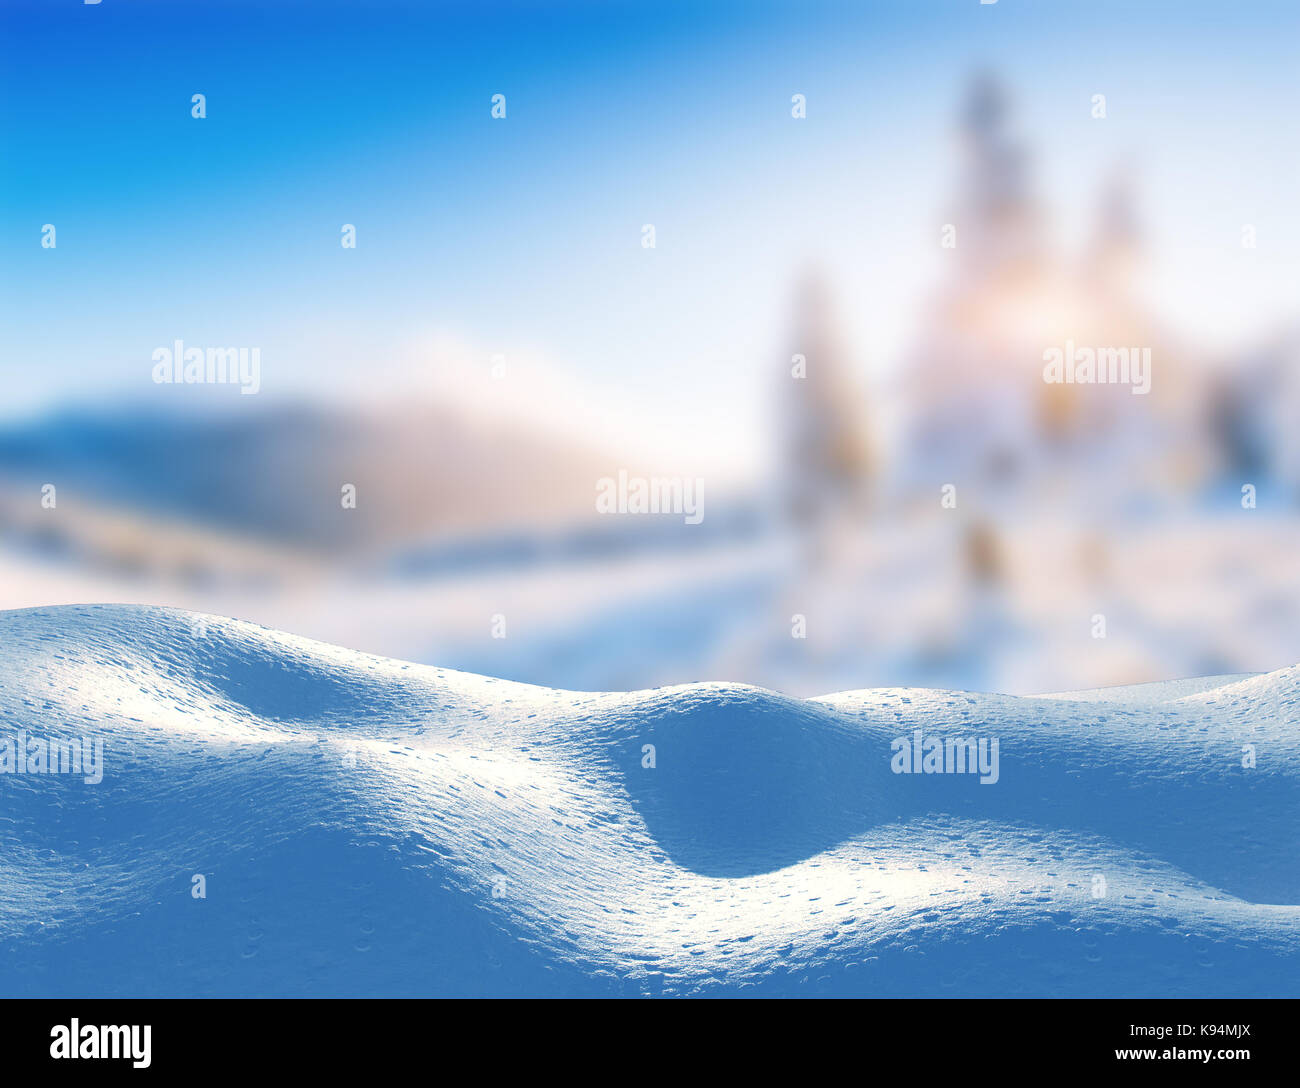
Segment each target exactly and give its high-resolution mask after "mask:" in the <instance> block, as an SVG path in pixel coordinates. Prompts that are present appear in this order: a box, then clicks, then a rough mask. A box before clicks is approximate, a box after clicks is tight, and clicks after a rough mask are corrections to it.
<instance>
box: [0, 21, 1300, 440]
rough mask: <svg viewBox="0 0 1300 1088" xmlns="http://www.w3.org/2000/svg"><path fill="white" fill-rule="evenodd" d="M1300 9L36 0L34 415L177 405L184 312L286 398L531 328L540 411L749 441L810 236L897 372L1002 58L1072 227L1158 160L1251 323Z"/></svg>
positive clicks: (1281, 229)
mask: <svg viewBox="0 0 1300 1088" xmlns="http://www.w3.org/2000/svg"><path fill="white" fill-rule="evenodd" d="M1298 24H1300V11H1297V6H1296V5H1294V4H1293V3H1284V2H1281V0H1277V2H1274V0H1267V2H1265V0H1259V2H1248V0H1241V2H1237V3H1233V4H1223V3H1220V2H1213V3H1211V2H1200V0H1166V2H1152V3H1147V4H1138V3H1133V2H1110V0H1051V2H1048V0H999V2H998V3H997V4H994V5H980V4H979V3H978V2H977V0H910V2H909V0H896V2H895V0H890V2H875V3H871V2H866V3H856V4H816V3H812V4H807V3H803V4H793V3H791V4H770V3H745V4H720V3H700V4H680V3H655V4H639V3H618V2H608V0H606V2H600V3H589V4H564V3H551V4H540V3H539V4H493V3H474V4H462V5H444V4H437V3H427V4H416V3H386V2H382V0H380V2H372V3H339V2H333V3H329V2H319V0H312V2H301V3H298V2H283V0H282V2H276V3H260V4H255V3H230V2H227V3H216V2H202V0H197V2H196V0H190V2H187V3H185V4H175V3H170V4H168V3H140V2H134V3H133V2H127V0H103V3H101V4H99V5H84V4H80V3H72V2H70V0H64V2H59V3H55V2H52V0H42V2H38V3H24V2H14V0H6V2H5V5H4V8H3V15H2V16H0V29H2V31H3V42H2V44H0V49H2V50H3V52H2V54H0V60H2V62H3V64H2V67H3V72H2V73H0V80H2V81H3V86H2V87H0V92H2V97H3V103H2V104H0V141H2V144H3V150H4V172H3V177H2V178H0V192H2V194H3V210H2V212H0V286H2V287H3V293H4V294H3V299H2V300H0V313H3V317H4V320H5V328H6V335H5V338H4V342H3V345H2V355H0V373H3V378H4V381H5V387H6V390H7V392H8V396H7V397H6V404H5V410H6V411H7V412H8V413H9V414H13V413H21V412H27V411H31V410H33V409H36V408H39V407H42V406H45V405H49V404H50V403H55V402H60V401H65V400H67V399H68V398H77V397H82V398H84V397H99V396H101V395H104V394H112V395H117V394H121V395H124V396H148V395H151V394H153V393H155V392H156V390H153V389H151V387H150V386H149V382H148V375H149V368H150V353H151V351H152V350H153V348H154V347H156V346H158V345H160V344H170V343H171V342H172V340H174V339H175V338H177V337H181V338H183V339H185V340H186V341H188V342H190V343H192V344H221V345H241V346H242V345H249V346H253V345H256V346H261V347H262V349H263V351H262V355H263V373H264V379H263V384H264V389H265V391H266V396H269V397H277V396H301V395H312V396H324V397H333V398H349V397H353V396H368V397H376V398H382V396H384V395H404V393H405V392H406V391H407V390H409V389H410V388H412V387H415V388H423V387H424V385H425V384H426V383H432V385H433V386H434V387H440V383H441V385H445V379H446V376H447V375H448V374H452V375H457V376H456V377H455V378H454V379H453V380H454V381H459V382H462V383H463V382H464V381H466V380H473V375H474V373H475V368H476V367H479V366H482V367H484V368H486V366H487V363H488V360H489V358H490V357H491V356H492V355H493V354H496V353H502V354H504V355H506V357H507V359H509V360H518V361H519V363H518V366H516V367H515V368H514V369H513V370H512V373H514V374H520V373H523V372H529V373H531V376H532V378H533V382H534V385H533V387H532V391H530V393H529V397H530V398H532V397H533V395H534V392H535V389H536V386H537V385H538V384H541V385H547V384H548V383H549V384H551V385H552V386H553V388H554V389H555V390H557V391H565V392H563V393H559V392H557V395H556V396H555V398H554V400H553V402H552V403H549V404H547V402H546V401H545V398H540V399H536V400H534V401H533V403H535V404H537V405H542V404H546V407H545V408H544V409H543V408H541V407H538V408H537V410H538V411H539V412H541V411H546V412H547V413H549V414H551V415H552V416H554V415H555V414H557V413H563V412H565V411H566V410H568V409H566V405H567V406H569V409H571V410H572V412H573V413H574V419H573V420H572V421H571V422H572V424H573V425H574V426H576V427H578V428H580V429H584V430H591V431H592V432H593V433H597V432H599V429H600V427H602V426H604V427H605V428H607V429H608V430H609V431H610V432H611V433H616V434H629V433H631V432H633V431H635V432H637V434H638V436H639V437H640V438H641V439H643V440H644V441H645V442H646V443H649V444H651V445H657V446H664V447H673V448H678V449H682V450H694V451H699V453H700V455H701V456H702V457H708V458H712V459H714V460H715V461H716V462H718V463H723V462H727V461H729V460H731V459H735V458H741V459H743V458H744V457H746V456H748V453H749V452H750V451H751V447H753V446H754V444H755V442H756V441H757V438H756V436H757V435H758V434H759V431H760V429H761V424H760V422H759V421H760V420H761V413H762V408H763V401H764V397H765V395H766V394H767V393H768V392H769V389H768V386H769V384H770V382H771V381H774V375H775V374H776V373H777V372H778V371H779V368H780V366H781V360H782V359H783V358H784V357H785V356H787V355H788V352H789V349H788V346H787V341H788V323H789V304H790V296H791V291H792V284H793V282H794V280H795V277H796V276H797V275H798V273H799V271H800V269H801V268H803V267H805V266H806V265H807V264H808V263H809V262H816V263H818V264H820V265H821V266H822V267H824V268H826V269H827V270H828V271H829V272H830V273H831V275H832V277H833V279H834V281H835V283H836V286H837V291H838V293H839V296H840V297H839V303H840V307H841V310H842V312H843V320H844V323H845V325H846V327H847V329H848V330H849V332H850V333H851V335H852V339H853V342H854V345H855V348H856V349H857V352H858V354H859V356H860V362H861V365H862V367H863V369H864V373H866V374H868V375H870V376H873V377H878V376H880V375H883V374H887V373H888V372H889V371H890V368H891V367H893V366H895V365H896V360H897V358H898V356H899V354H900V352H901V351H902V349H903V348H905V346H906V343H907V340H908V336H909V333H910V330H911V329H912V328H913V327H914V322H915V320H917V318H918V316H919V314H918V311H919V307H920V306H921V304H922V303H923V302H924V293H925V291H926V290H928V289H929V288H930V287H932V286H933V285H934V284H936V283H937V282H939V280H940V278H941V276H942V274H943V263H942V257H943V255H942V252H941V251H940V250H939V247H938V244H937V238H938V229H939V226H940V225H941V224H942V223H943V222H944V214H943V212H944V204H945V201H946V199H947V197H948V195H949V193H950V192H951V191H952V185H953V173H954V166H955V163H954V158H953V154H952V151H953V148H952V145H951V126H952V120H953V115H954V112H955V107H956V103H957V101H958V99H959V96H960V93H961V90H962V87H963V86H964V84H965V81H966V79H967V77H968V76H969V74H970V72H971V71H972V70H973V69H974V68H975V67H977V66H982V65H987V66H991V67H993V68H994V69H995V70H997V71H998V72H999V73H1001V74H1002V75H1003V76H1004V78H1005V79H1006V81H1007V82H1008V84H1009V86H1010V87H1011V89H1012V91H1013V92H1014V94H1015V95H1016V102H1017V106H1018V109H1019V113H1020V117H1019V121H1020V128H1021V129H1022V130H1023V132H1024V133H1025V136H1026V138H1027V140H1028V143H1029V145H1030V146H1031V147H1032V149H1033V151H1034V155H1035V174H1036V179H1037V183H1038V187H1039V190H1040V192H1041V193H1042V194H1043V196H1044V198H1045V199H1046V200H1047V201H1048V203H1049V205H1051V206H1052V207H1053V208H1054V209H1055V210H1056V211H1057V212H1058V214H1059V219H1060V226H1061V230H1062V234H1063V236H1064V238H1065V240H1066V241H1067V242H1069V241H1071V240H1077V237H1078V236H1079V235H1080V234H1081V233H1082V232H1083V231H1084V230H1085V229H1086V226H1087V222H1088V216H1089V215H1090V213H1091V210H1092V203H1093V200H1094V194H1095V190H1096V187H1097V185H1098V184H1099V183H1100V182H1101V181H1102V180H1103V179H1104V177H1105V176H1106V173H1107V172H1108V171H1109V170H1110V169H1112V168H1113V167H1114V165H1115V164H1117V163H1119V162H1122V161H1135V162H1136V164H1137V166H1138V168H1139V177H1140V190H1141V195H1142V201H1143V203H1142V210H1143V215H1144V220H1145V224H1146V228H1147V230H1148V234H1149V237H1150V238H1151V243H1152V249H1153V252H1154V253H1155V254H1156V255H1157V256H1156V259H1155V261H1154V262H1153V269H1152V281H1151V293H1152V294H1153V296H1154V297H1155V298H1156V300H1157V301H1158V303H1159V304H1160V305H1161V306H1162V308H1163V309H1164V310H1165V311H1166V312H1168V313H1169V314H1170V316H1171V318H1172V319H1173V320H1176V321H1178V322H1180V323H1182V324H1183V325H1185V326H1186V327H1187V328H1188V329H1190V330H1191V332H1192V333H1193V334H1194V335H1196V336H1200V337H1203V338H1204V339H1205V341H1206V342H1207V343H1209V344H1213V345H1215V346H1218V345H1220V344H1222V345H1231V344H1233V343H1236V342H1238V341H1240V340H1241V339H1242V338H1245V337H1249V336H1251V335H1253V334H1259V335H1263V334H1264V333H1266V332H1267V331H1269V329H1270V328H1271V325H1270V322H1271V321H1272V320H1273V318H1272V317H1270V316H1269V315H1279V316H1282V315H1283V314H1284V313H1285V308H1286V306H1287V305H1288V303H1287V300H1288V299H1290V298H1293V297H1295V295H1296V289H1297V287H1298V286H1300V285H1298V284H1297V283H1296V275H1295V261H1294V254H1295V253H1296V252H1297V247H1298V246H1300V221H1298V220H1297V217H1296V213H1295V209H1294V196H1293V192H1292V190H1293V187H1294V185H1293V182H1294V178H1295V177H1296V176H1297V166H1300V163H1297V156H1298V155H1300V152H1298V151H1297V150H1296V149H1297V146H1298V145H1297V141H1295V140H1294V139H1292V138H1291V136H1290V131H1291V128H1292V126H1293V124H1294V117H1295V116H1296V112H1297V111H1296V107H1297V104H1298V103H1297V98H1298V97H1300V92H1297V90H1296V84H1295V79H1294V73H1295V69H1296V62H1297V60H1300V45H1297V44H1296V43H1297V42H1298V41H1300V38H1298V37H1297V35H1296V30H1297V29H1300V25H1298ZM1098 91H1100V92H1104V93H1106V94H1107V97H1108V103H1109V113H1110V116H1109V117H1108V119H1107V120H1106V121H1105V122H1102V123H1098V122H1095V121H1093V120H1092V119H1091V118H1090V117H1089V114H1088V106H1089V100H1090V97H1091V95H1092V94H1093V93H1096V92H1098ZM196 92H200V93H203V94H205V95H206V96H207V111H208V116H207V118H206V119H204V120H195V119H193V118H191V116H190V97H191V95H192V94H194V93H196ZM796 92H797V93H802V94H804V95H806V96H807V100H808V117H807V119H806V120H805V121H799V122H796V121H793V120H792V119H791V118H790V112H789V111H790V96H791V94H793V93H796ZM496 93H503V94H505V95H506V96H507V103H508V117H507V119H506V120H504V121H494V120H493V119H492V118H491V117H490V112H489V111H490V105H491V102H490V100H491V96H492V95H493V94H496ZM1246 222H1250V223H1254V224H1257V225H1258V228H1259V231H1260V245H1259V250H1258V251H1257V252H1254V253H1251V254H1249V255H1246V254H1243V253H1242V252H1240V250H1239V247H1238V246H1237V238H1238V235H1239V230H1240V225H1241V224H1242V223H1246ZM44 223H53V224H55V225H56V228H57V231H58V248H57V249H56V250H53V251H50V250H43V249H42V248H41V247H40V230H41V226H42V224H44ZM344 223H353V224H355V225H356V227H357V232H358V248H357V249H356V250H355V251H348V250H344V249H342V247H341V246H340V244H339V232H340V227H341V225H342V224H344ZM644 223H653V224H655V226H656V231H657V247H656V249H655V250H654V251H646V250H644V249H643V248H642V247H641V245H640V230H641V226H642V224H644ZM1198 322H1199V325H1198ZM458 366H459V369H458ZM466 374H469V375H470V378H468V379H467V378H466V377H465V375H466ZM575 390H576V391H578V392H577V393H576V394H575V393H574V391H575ZM579 399H580V400H581V403H577V401H578V400H579Z"/></svg>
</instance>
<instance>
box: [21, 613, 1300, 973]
mask: <svg viewBox="0 0 1300 1088" xmlns="http://www.w3.org/2000/svg"><path fill="white" fill-rule="evenodd" d="M198 621H199V617H196V616H195V615H194V614H191V613H185V612H180V611H175V610H169V609H161V608H146V607H134V606H84V607H63V608H46V609H28V610H23V611H13V612H4V613H0V639H2V640H3V645H4V647H5V653H4V658H3V666H2V668H3V673H2V677H3V678H2V680H0V711H2V713H0V740H2V739H3V736H5V735H12V734H13V733H14V732H16V731H18V730H26V731H27V732H28V733H29V734H30V735H33V736H46V737H53V736H59V737H71V736H99V737H102V738H104V742H105V762H106V770H105V775H104V779H103V781H102V783H99V784H97V785H96V784H87V783H85V782H83V781H82V780H81V779H80V778H75V777H70V776H52V775H13V774H6V775H0V993H3V994H4V995H6V996H15V995H59V994H69V995H80V996H96V995H116V994H122V995H132V996H142V995H208V994H213V995H298V994H302V995H408V994H411V995H414V994H428V995H441V994H482V995H515V994H572V995H604V994H616V995H617V994H621V995H639V994H719V995H720V994H736V993H738V994H749V995H799V994H853V995H867V996H881V995H953V996H959V995H1045V996H1048V995H1104V996H1118V995H1189V996H1210V995H1220V994H1240V995H1292V996H1294V995H1296V994H1300V906H1297V904H1300V856H1298V853H1297V850H1296V845H1297V835H1296V830H1297V821H1298V818H1300V804H1298V801H1300V789H1298V786H1300V668H1290V669H1283V670H1281V671H1278V672H1274V673H1269V674H1264V675H1260V676H1254V677H1249V678H1245V679H1242V678H1238V677H1222V678H1217V679H1215V680H1212V681H1205V682H1202V683H1197V684H1189V683H1188V682H1186V681H1176V682H1174V684H1173V686H1170V687H1168V688H1166V689H1165V691H1164V692H1163V693H1162V692H1161V690H1160V688H1159V686H1153V685H1144V686H1143V690H1142V691H1141V692H1136V693H1135V690H1134V689H1127V690H1122V691H1120V692H1118V693H1117V694H1116V696H1115V697H1114V698H1113V699H1107V698H1106V695H1105V693H1104V692H1091V693H1087V694H1086V697H1085V698H1080V697H1078V696H1057V697H1047V696H1039V697H1033V698H1028V697H1025V698H1017V697H1011V696H998V695H982V694H970V693H963V692H951V691H933V690H921V689H882V690H873V691H862V692H848V693H843V694H838V695H830V696H825V697H823V698H820V699H815V700H808V701H803V700H797V699H793V698H788V697H785V696H780V695H776V694H773V693H771V692H768V691H764V690H761V689H757V688H751V687H745V686H740V685H734V684H695V685H689V686H681V687H673V688H663V689H658V690H653V691H641V692H633V693H628V694H600V693H579V692H569V691H555V690H549V689H545V688H538V687H531V686H526V685H522V684H516V683H510V682H505V681H500V680H493V679H490V678H486V677H481V676H475V675H471V674H466V673H457V672H451V671H447V670H442V669H437V668H431V667H426V666H420V665H412V664H407V663H403V662H399V661H393V660H388V659H384V658H378V657H372V656H368V655H365V654H360V653H355V652H352V651H348V650H343V649H338V648H335V647H332V646H328V645H325V644H322V643H316V642H311V641H308V640H305V639H302V638H298V637H295V636H289V635H284V634H280V633H277V632H274V631H270V630H266V629H264V628H260V627H256V626H253V625H251V624H247V623H242V622H237V621H234V620H224V619H219V618H217V617H204V618H203V623H204V624H206V630H204V628H203V627H202V626H199V625H198ZM915 729H921V730H923V731H924V732H925V733H926V734H927V735H941V736H963V737H996V738H998V739H999V744H1000V778H999V781H998V782H997V783H996V784H991V785H980V784H979V783H978V781H977V779H976V778H975V777H974V776H969V775H896V774H893V773H892V772H891V769H890V758H891V755H892V752H891V747H890V742H891V741H892V740H893V739H894V738H895V737H899V736H910V735H911V733H912V731H913V730H915ZM647 744H650V745H654V750H655V764H656V765H655V766H654V767H653V768H647V767H644V766H643V750H644V749H643V746H644V745H647ZM1246 745H1251V746H1253V750H1254V752H1255V754H1256V761H1257V765H1256V766H1255V767H1253V768H1251V769H1245V768H1243V766H1242V752H1243V746H1246ZM195 874H203V875H204V877H205V878H206V890H207V895H206V898H202V899H196V898H194V897H193V896H192V895H191V888H192V878H193V877H194V875H195ZM1098 878H1101V880H1102V881H1104V894H1098V893H1097V889H1098V887H1099V881H1098Z"/></svg>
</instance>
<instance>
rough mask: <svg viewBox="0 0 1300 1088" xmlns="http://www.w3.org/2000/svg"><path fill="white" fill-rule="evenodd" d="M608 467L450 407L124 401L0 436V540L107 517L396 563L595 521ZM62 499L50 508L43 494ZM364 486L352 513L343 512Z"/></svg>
mask: <svg viewBox="0 0 1300 1088" xmlns="http://www.w3.org/2000/svg"><path fill="white" fill-rule="evenodd" d="M609 468H610V466H609V462H608V460H602V459H601V458H600V457H599V456H598V455H597V454H596V453H594V452H592V451H590V450H587V449H584V448H582V447H581V445H580V444H579V443H578V442H576V441H575V442H573V443H571V444H566V443H564V442H563V441H562V440H557V439H554V438H551V437H549V436H546V435H540V434H536V433H525V432H524V431H523V430H522V429H520V428H518V427H517V426H516V427H510V428H505V427H493V426H491V425H488V424H479V423H477V422H474V421H470V420H468V419H466V418H465V417H464V416H462V415H460V414H457V413H455V412H453V411H451V410H448V409H442V408H437V407H429V406H421V407H418V408H414V407H412V408H401V409H397V410H393V411H389V412H383V413H380V412H375V411H343V410H339V409H335V408H327V407H319V406H309V405H294V406H289V407H268V408H260V407H259V408H258V409H256V410H253V411H251V412H246V413H242V414H240V415H233V414H201V415H188V416H187V415H177V414H176V413H171V412H169V413H167V414H163V413H162V412H159V411H156V410H146V409H139V408H134V407H129V406H119V407H116V408H106V409H102V410H75V411H74V410H68V411H63V412H60V413H57V414H54V415H51V416H48V417H46V418H43V419H39V420H35V421H32V422H28V423H23V424H20V425H11V426H9V427H8V428H5V429H0V530H4V529H7V530H9V531H10V532H17V533H19V534H20V535H21V534H23V533H24V532H26V533H28V534H30V533H32V532H37V533H39V534H42V536H43V538H44V539H46V541H47V543H48V542H50V541H52V540H54V539H55V538H57V539H59V540H62V541H64V542H65V543H66V542H67V541H68V540H74V541H78V542H79V544H80V545H81V546H90V547H92V549H93V546H94V541H88V540H85V539H82V538H84V537H85V536H86V535H87V534H88V533H89V534H90V535H92V536H93V535H94V534H93V532H92V531H91V524H92V523H93V522H95V521H96V520H97V518H98V520H101V521H102V520H103V518H105V517H108V516H109V515H110V512H111V516H112V517H113V519H114V520H115V521H120V520H121V519H122V518H123V517H126V518H129V519H131V520H134V521H137V522H143V523H158V524H159V525H169V526H173V527H176V526H183V527H184V528H185V530H187V531H189V532H199V533H216V534H224V535H228V536H231V537H235V538H240V539H243V540H246V541H251V542H256V543H257V544H259V545H263V546H266V547H269V548H274V549H284V550H288V551H290V552H298V553H322V554H323V553H327V552H328V553H329V554H331V555H337V554H339V553H340V552H342V553H346V554H349V555H354V556H358V557H360V556H365V555H368V554H370V555H373V554H382V553H386V552H388V551H390V550H392V549H395V548H400V547H401V546H403V545H406V544H409V543H412V542H415V541H420V540H425V539H428V538H430V537H436V536H442V535H448V536H456V535H460V536H465V535H474V534H478V533H482V532H484V531H489V530H506V529H514V530H520V529H535V528H538V527H542V526H554V525H560V524H572V523H575V522H580V521H582V520H584V519H589V518H591V517H592V516H593V498H592V496H593V494H594V491H593V488H594V484H595V481H596V479H598V478H599V477H600V476H602V475H604V474H605V473H607V472H608V471H609ZM48 483H52V484H54V485H55V487H56V488H57V492H56V496H57V506H56V508H55V510H49V509H43V508H42V506H41V488H42V486H43V485H45V484H48ZM349 484H350V485H353V486H354V487H355V489H356V504H355V508H354V509H349V508H345V507H344V504H343V502H342V499H343V489H344V487H345V485H349Z"/></svg>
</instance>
